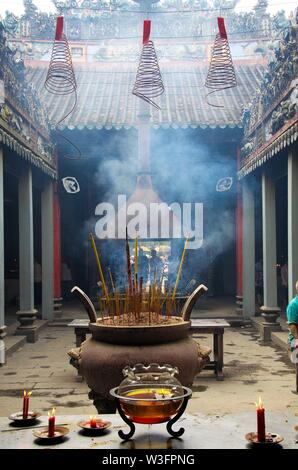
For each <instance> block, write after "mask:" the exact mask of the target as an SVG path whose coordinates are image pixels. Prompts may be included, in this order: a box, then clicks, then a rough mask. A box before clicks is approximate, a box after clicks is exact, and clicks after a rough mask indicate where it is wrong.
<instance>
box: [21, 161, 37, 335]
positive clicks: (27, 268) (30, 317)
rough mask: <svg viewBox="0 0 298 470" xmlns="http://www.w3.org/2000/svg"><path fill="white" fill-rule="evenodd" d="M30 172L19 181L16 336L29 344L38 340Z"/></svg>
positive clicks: (25, 171)
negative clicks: (18, 261) (25, 339)
mask: <svg viewBox="0 0 298 470" xmlns="http://www.w3.org/2000/svg"><path fill="white" fill-rule="evenodd" d="M33 247H34V245H33V203H32V171H31V167H30V166H29V165H28V166H27V167H26V169H25V170H24V171H23V174H22V175H21V177H20V179H19V253H20V254H19V256H20V310H19V311H18V312H17V317H18V321H19V322H20V326H19V327H18V328H17V331H16V334H19V335H26V336H27V341H28V342H29V343H34V342H35V341H37V339H38V335H37V331H36V324H35V320H36V314H37V310H35V308H34V249H33Z"/></svg>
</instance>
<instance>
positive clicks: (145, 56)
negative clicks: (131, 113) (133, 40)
mask: <svg viewBox="0 0 298 470" xmlns="http://www.w3.org/2000/svg"><path fill="white" fill-rule="evenodd" d="M164 90H165V89H164V85H163V82H162V78H161V73H160V69H159V65H158V60H157V56H156V52H155V48H154V44H153V42H152V41H148V42H147V43H145V44H143V49H142V54H141V58H140V63H139V67H138V71H137V76H136V81H135V85H134V87H133V91H132V93H133V95H136V96H138V97H139V98H141V99H142V100H145V101H147V103H149V104H151V105H152V106H154V107H155V108H157V109H160V106H158V104H156V103H155V102H154V101H153V100H152V98H156V97H157V96H160V95H162V94H163V92H164Z"/></svg>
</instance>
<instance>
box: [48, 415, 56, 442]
mask: <svg viewBox="0 0 298 470" xmlns="http://www.w3.org/2000/svg"><path fill="white" fill-rule="evenodd" d="M48 416H49V430H48V437H54V435H55V408H52V410H51V411H49V412H48Z"/></svg>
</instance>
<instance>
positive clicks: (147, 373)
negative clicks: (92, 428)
mask: <svg viewBox="0 0 298 470" xmlns="http://www.w3.org/2000/svg"><path fill="white" fill-rule="evenodd" d="M176 373H178V369H177V368H174V367H172V366H170V365H169V364H165V365H164V366H160V365H158V364H150V365H149V366H144V365H143V364H136V365H135V366H134V367H133V368H131V367H129V366H127V367H125V369H123V374H124V375H126V378H125V379H124V380H123V381H122V382H121V384H120V386H119V387H116V388H113V389H112V390H110V394H111V395H112V396H113V397H114V398H116V405H117V409H118V412H119V414H120V416H121V418H122V419H123V421H124V422H125V423H126V424H128V426H129V428H130V431H129V432H128V433H127V434H125V433H124V432H123V431H122V430H120V431H119V432H118V435H119V437H120V438H121V439H123V440H128V439H130V438H131V437H132V436H133V435H134V433H135V425H134V423H139V424H159V423H165V422H166V423H167V425H166V428H167V431H168V433H169V434H170V435H171V436H172V437H176V438H177V437H181V436H182V434H183V433H184V431H185V429H184V428H180V429H179V430H178V431H174V429H173V424H174V423H176V421H178V419H179V418H180V417H181V416H182V415H183V413H184V411H185V409H186V406H187V403H188V400H189V398H190V397H191V395H192V391H191V390H190V389H189V388H187V387H183V386H182V385H181V384H180V382H179V381H178V380H177V379H176V378H175V377H174V375H175V374H176Z"/></svg>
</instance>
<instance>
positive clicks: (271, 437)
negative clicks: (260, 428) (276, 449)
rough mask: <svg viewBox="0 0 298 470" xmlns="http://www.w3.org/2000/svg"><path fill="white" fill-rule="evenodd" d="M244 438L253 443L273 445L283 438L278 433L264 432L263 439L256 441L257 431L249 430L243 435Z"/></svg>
mask: <svg viewBox="0 0 298 470" xmlns="http://www.w3.org/2000/svg"><path fill="white" fill-rule="evenodd" d="M245 439H246V440H247V441H249V442H251V443H252V444H253V445H255V444H257V445H268V444H269V445H270V444H271V445H275V444H280V442H282V441H283V440H284V438H283V437H282V436H280V435H279V434H274V433H271V432H266V436H265V441H258V433H257V432H249V433H247V434H246V435H245Z"/></svg>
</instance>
